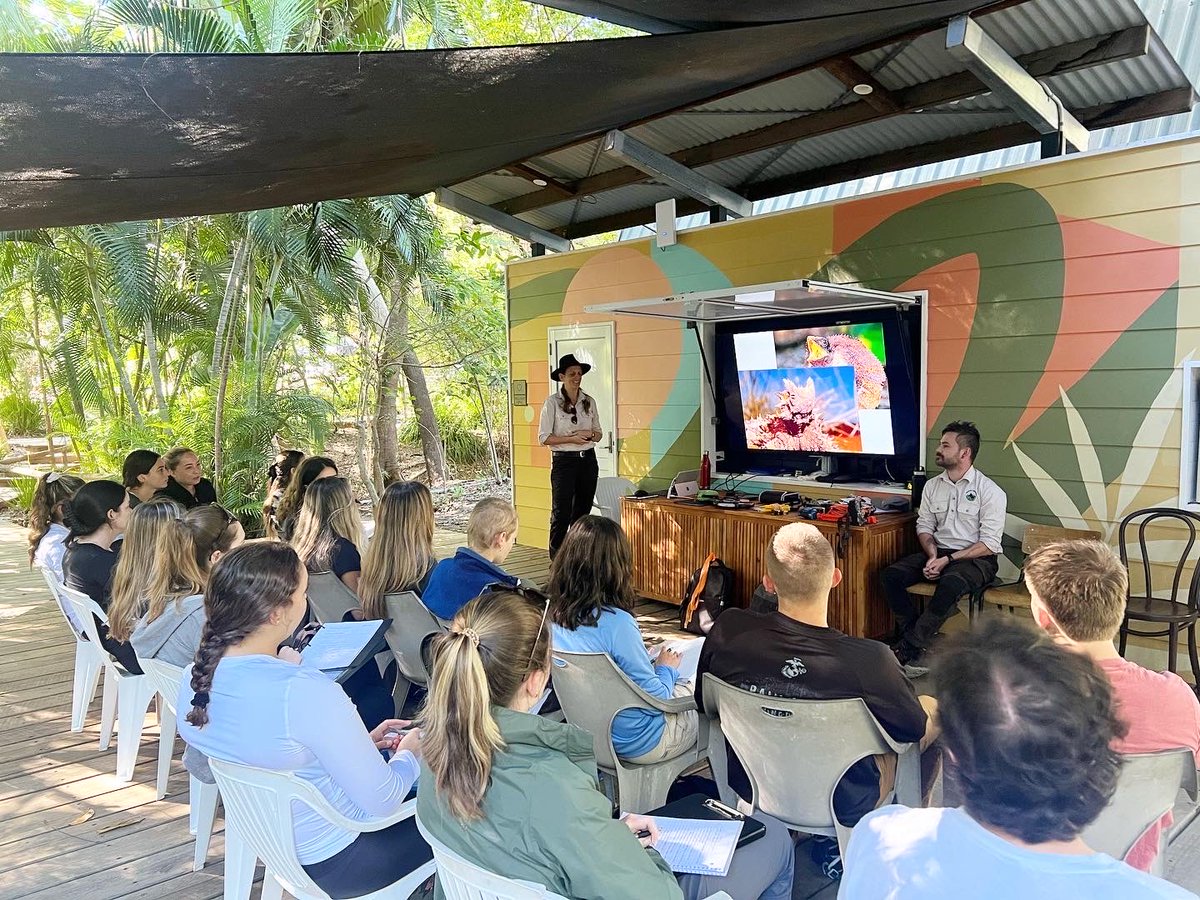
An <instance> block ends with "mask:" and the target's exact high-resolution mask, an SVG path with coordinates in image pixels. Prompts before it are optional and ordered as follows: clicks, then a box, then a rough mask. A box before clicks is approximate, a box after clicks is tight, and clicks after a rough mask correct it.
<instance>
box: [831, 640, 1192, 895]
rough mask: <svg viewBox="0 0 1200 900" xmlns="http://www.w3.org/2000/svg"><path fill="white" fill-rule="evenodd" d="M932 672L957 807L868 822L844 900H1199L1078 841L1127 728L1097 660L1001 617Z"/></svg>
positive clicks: (1117, 766)
mask: <svg viewBox="0 0 1200 900" xmlns="http://www.w3.org/2000/svg"><path fill="white" fill-rule="evenodd" d="M935 671H936V676H935V677H936V679H937V694H938V718H939V720H940V723H941V729H942V735H941V742H942V746H943V748H944V750H945V753H946V760H947V763H946V765H947V774H948V777H951V778H953V779H954V780H955V781H956V783H957V784H958V786H959V788H960V789H961V791H962V795H963V806H962V808H958V809H907V808H905V807H903V806H885V807H884V808H883V809H878V810H875V811H874V812H872V813H870V814H868V815H867V817H866V818H864V819H863V820H862V821H861V822H859V823H858V827H857V828H855V829H854V834H853V835H852V836H851V838H850V845H849V847H848V848H847V851H846V877H845V879H843V881H842V887H841V891H840V893H839V894H838V897H839V900H873V898H879V900H884V898H889V900H890V898H895V900H941V898H946V900H957V898H960V897H972V898H975V900H992V898H995V900H1000V898H1004V900H1010V898H1013V897H1018V898H1020V897H1031V898H1032V897H1054V898H1057V900H1134V898H1139V900H1142V898H1145V900H1150V898H1178V900H1183V898H1190V900H1196V895H1195V894H1193V893H1191V892H1190V891H1185V890H1184V889H1183V888H1180V887H1176V886H1175V885H1173V884H1169V883H1168V882H1166V881H1160V880H1159V879H1156V878H1152V877H1151V876H1149V875H1147V874H1145V873H1144V872H1139V871H1137V870H1136V869H1133V868H1130V867H1129V866H1127V865H1125V863H1123V862H1118V861H1117V860H1115V859H1113V858H1112V857H1110V856H1105V855H1103V854H1100V853H1094V852H1092V851H1091V850H1090V849H1089V848H1088V847H1087V845H1086V844H1084V842H1083V840H1082V838H1081V837H1080V834H1081V832H1082V831H1083V829H1084V828H1085V827H1087V826H1088V825H1089V824H1091V823H1092V822H1093V821H1094V820H1095V819H1096V817H1097V816H1098V815H1100V813H1101V811H1102V810H1103V809H1104V807H1105V806H1106V805H1107V804H1108V801H1109V799H1110V798H1111V797H1112V795H1113V791H1115V790H1116V787H1117V777H1118V775H1119V773H1120V771H1121V759H1120V756H1119V755H1118V754H1117V752H1116V751H1115V750H1113V749H1112V748H1111V744H1112V742H1113V741H1114V740H1115V739H1116V738H1118V737H1119V736H1120V735H1121V734H1122V733H1123V732H1124V726H1123V725H1122V723H1121V722H1120V721H1119V720H1118V719H1117V716H1116V706H1115V704H1114V703H1113V700H1112V692H1111V691H1110V690H1109V687H1108V680H1107V679H1106V678H1105V677H1104V676H1103V675H1102V674H1101V673H1100V671H1099V670H1098V669H1097V668H1096V667H1095V666H1094V665H1093V664H1092V662H1091V660H1088V659H1086V658H1085V657H1084V656H1083V655H1082V654H1078V653H1069V652H1067V651H1065V650H1063V649H1062V648H1060V647H1056V646H1055V645H1054V643H1053V642H1052V641H1051V640H1050V639H1049V638H1047V637H1046V636H1045V635H1043V634H1040V633H1038V632H1037V631H1035V630H1033V629H1032V628H1029V627H1023V626H1021V625H1017V624H1013V623H1011V622H1006V621H1003V620H1000V619H993V620H991V621H987V622H985V623H984V624H983V625H982V626H980V627H976V628H974V629H972V630H971V631H970V632H968V633H966V634H963V635H959V636H957V637H956V638H955V639H954V641H953V642H952V644H951V647H948V648H947V649H946V652H945V654H944V655H943V656H942V657H941V658H940V659H939V660H938V665H937V668H936V670H935Z"/></svg>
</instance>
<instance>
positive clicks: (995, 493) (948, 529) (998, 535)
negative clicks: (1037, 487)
mask: <svg viewBox="0 0 1200 900" xmlns="http://www.w3.org/2000/svg"><path fill="white" fill-rule="evenodd" d="M1007 508H1008V497H1007V496H1006V495H1005V493H1004V491H1002V490H1001V489H1000V486H999V485H997V484H996V482H994V481H992V479H990V478H988V477H987V476H986V475H984V474H983V473H982V472H980V471H979V470H978V469H976V468H975V467H974V466H972V467H971V468H969V469H967V471H966V473H965V474H964V475H963V477H962V478H960V479H959V480H958V481H951V480H950V478H949V476H947V475H946V473H945V472H942V473H940V474H939V475H938V476H937V477H935V478H931V479H930V480H929V481H928V482H927V483H926V484H925V492H924V493H923V494H922V495H921V511H920V513H919V514H918V515H917V534H931V535H933V540H934V543H936V544H937V545H938V547H940V548H942V549H943V550H964V549H966V548H967V547H970V546H971V545H972V544H975V543H982V544H984V545H985V546H986V547H987V548H988V549H989V550H991V551H992V552H993V553H1000V552H1001V551H1002V549H1003V548H1002V546H1001V540H1002V539H1003V537H1004V514H1005V512H1006V511H1007Z"/></svg>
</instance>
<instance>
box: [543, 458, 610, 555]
mask: <svg viewBox="0 0 1200 900" xmlns="http://www.w3.org/2000/svg"><path fill="white" fill-rule="evenodd" d="M599 477H600V470H599V468H598V467H597V464H596V451H595V450H584V451H583V453H579V452H577V451H572V452H560V453H555V454H554V458H553V460H552V461H551V463H550V558H551V559H553V558H554V554H556V553H557V552H558V548H559V547H561V546H562V542H563V538H564V537H566V536H567V529H568V528H570V527H571V523H572V522H574V521H575V520H576V519H580V518H583V517H584V516H586V515H587V514H588V513H590V512H591V511H592V501H593V500H594V499H595V498H596V481H597V480H598V479H599Z"/></svg>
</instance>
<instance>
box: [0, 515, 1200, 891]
mask: <svg viewBox="0 0 1200 900" xmlns="http://www.w3.org/2000/svg"><path fill="white" fill-rule="evenodd" d="M461 543H462V535H459V534H454V533H452V532H441V533H439V534H438V538H437V546H438V552H439V555H449V554H450V553H452V552H453V548H454V547H456V546H458V545H459V544H461ZM24 548H25V541H24V533H23V531H21V530H20V529H18V528H15V527H13V526H12V525H10V524H8V523H0V900H17V898H35V900H59V898H63V897H73V898H76V900H115V898H128V900H155V898H173V900H215V898H218V897H220V896H221V894H222V887H223V882H222V870H223V866H222V857H223V852H224V843H223V833H222V829H223V822H222V819H221V817H220V816H219V815H218V817H217V824H216V831H215V833H214V835H213V841H212V845H211V847H210V852H209V861H208V864H207V865H206V866H205V868H204V870H203V871H201V872H193V871H192V870H191V861H192V852H193V839H192V837H191V835H190V834H188V828H187V812H188V809H187V776H186V773H185V771H184V769H183V766H182V763H181V762H180V758H179V757H180V753H181V750H182V742H177V744H176V756H175V760H174V762H173V764H172V769H171V779H170V782H169V785H168V793H167V796H166V798H165V799H163V800H156V799H155V791H154V776H155V763H156V758H157V751H158V742H157V733H158V728H157V725H156V724H155V722H154V717H153V716H152V715H151V716H149V717H148V718H147V720H146V728H145V731H144V733H143V739H142V742H141V748H140V753H139V756H138V763H137V767H136V769H135V770H134V778H133V781H132V782H131V783H129V784H122V783H120V782H118V781H117V779H116V776H115V774H114V773H115V768H116V751H115V741H114V746H113V748H111V749H109V750H107V751H103V752H101V751H100V750H99V749H98V736H99V719H100V697H99V692H98V694H97V698H96V701H95V702H94V703H93V705H92V709H91V710H90V712H89V715H88V718H87V725H86V727H85V729H84V731H83V733H82V734H72V733H71V732H70V730H69V729H70V707H71V684H72V672H73V668H74V645H73V642H72V641H71V638H70V634H69V632H68V630H67V627H66V625H65V624H64V623H63V621H62V618H61V616H60V614H59V613H58V612H57V610H56V608H55V607H54V606H53V605H52V604H51V603H50V601H49V598H48V595H47V592H46V588H45V585H44V583H43V582H42V581H41V579H40V577H38V576H35V575H34V574H33V573H32V572H30V570H29V568H28V566H27V565H26V561H25V555H24ZM506 567H507V568H508V569H509V571H512V572H514V573H515V574H518V575H520V576H521V577H523V578H527V579H531V580H533V581H535V582H537V583H538V584H542V585H544V584H545V583H546V581H547V574H548V570H549V560H548V559H547V557H546V554H545V552H544V551H542V550H535V549H532V548H527V547H517V548H516V549H515V551H514V552H513V554H512V556H511V557H510V558H509V560H508V562H507V563H506ZM636 612H637V615H638V619H639V622H640V624H641V625H642V627H643V630H644V631H646V632H647V633H648V634H651V635H661V636H664V637H667V636H671V635H673V634H676V633H677V629H676V625H675V622H676V619H675V617H676V615H677V613H676V611H675V609H674V608H672V607H667V606H665V605H663V604H658V603H645V604H642V605H641V606H639V607H638V609H637V611H636ZM1198 845H1200V828H1198V827H1196V826H1193V827H1190V828H1188V829H1187V830H1186V831H1185V832H1184V833H1183V834H1182V836H1181V837H1180V839H1179V840H1178V841H1177V842H1176V843H1175V844H1174V845H1173V846H1172V848H1171V851H1170V853H1169V854H1168V862H1167V875H1168V877H1170V878H1171V879H1172V880H1173V881H1176V882H1177V883H1179V884H1183V885H1185V886H1186V887H1188V888H1190V889H1191V890H1193V891H1195V890H1197V889H1198V888H1200V852H1197V851H1198V850H1200V846H1198ZM796 863H797V866H796V887H795V891H794V895H793V896H794V898H796V900H833V898H835V897H836V893H837V890H836V885H834V884H831V883H830V882H828V881H827V880H825V879H823V878H822V877H821V876H820V875H819V874H817V873H816V872H815V869H814V867H813V866H812V864H811V863H810V862H809V861H808V854H807V852H806V851H805V844H804V843H801V844H800V845H799V846H798V848H797V854H796ZM259 874H260V875H261V869H260V872H259ZM255 896H257V889H256V890H255Z"/></svg>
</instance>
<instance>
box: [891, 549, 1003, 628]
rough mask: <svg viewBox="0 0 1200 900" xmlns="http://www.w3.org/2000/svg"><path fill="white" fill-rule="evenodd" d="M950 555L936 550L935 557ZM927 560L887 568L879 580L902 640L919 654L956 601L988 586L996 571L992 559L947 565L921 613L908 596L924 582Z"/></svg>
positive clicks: (920, 556) (921, 555) (909, 560)
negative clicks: (917, 650)
mask: <svg viewBox="0 0 1200 900" xmlns="http://www.w3.org/2000/svg"><path fill="white" fill-rule="evenodd" d="M953 552H954V551H952V550H943V549H941V548H939V549H938V556H939V557H941V556H949V555H950V554H951V553H953ZM928 560H929V557H928V556H926V555H925V554H924V553H914V554H912V555H911V556H906V557H904V559H902V560H900V561H899V562H897V563H893V564H892V565H890V566H888V567H887V568H886V569H884V570H883V575H882V576H881V579H882V581H883V593H884V596H886V597H887V602H888V606H889V607H891V610H892V614H893V615H894V616H895V617H896V626H897V628H898V630H899V631H900V635H901V638H902V639H903V640H904V641H906V642H907V643H909V644H911V645H912V646H913V647H916V648H918V649H921V650H923V649H925V648H927V647H928V646H929V645H930V643H931V642H932V641H933V636H934V635H935V634H937V633H938V629H940V628H941V627H942V623H943V622H945V621H946V620H947V619H948V618H950V614H951V613H952V612H953V610H954V606H955V604H956V603H958V600H959V598H960V597H962V596H963V595H964V594H974V593H975V592H976V591H978V590H980V589H981V588H983V587H985V586H987V585H989V584H991V583H992V579H993V578H995V577H996V569H997V563H996V557H994V556H980V557H976V558H975V559H960V560H957V561H955V562H952V563H950V564H949V565H948V566H946V568H944V569H943V570H942V575H941V577H940V578H938V580H937V581H935V582H933V584H935V585H937V587H936V588H935V590H934V592H933V596H932V597H931V598H930V599H929V602H928V603H927V604H926V605H925V612H923V613H922V612H919V610H918V607H917V600H916V598H915V597H914V596H913V595H912V594H910V593H908V589H909V588H910V587H912V586H913V585H914V584H918V583H920V582H922V581H926V580H927V579H926V578H925V574H924V569H925V563H926V562H928Z"/></svg>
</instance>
